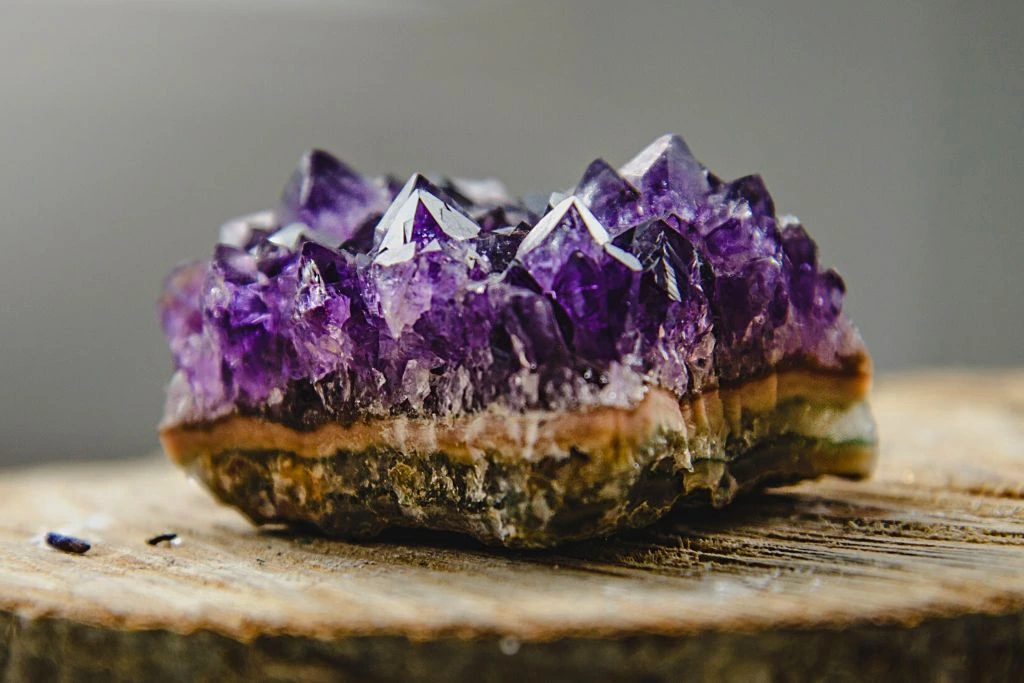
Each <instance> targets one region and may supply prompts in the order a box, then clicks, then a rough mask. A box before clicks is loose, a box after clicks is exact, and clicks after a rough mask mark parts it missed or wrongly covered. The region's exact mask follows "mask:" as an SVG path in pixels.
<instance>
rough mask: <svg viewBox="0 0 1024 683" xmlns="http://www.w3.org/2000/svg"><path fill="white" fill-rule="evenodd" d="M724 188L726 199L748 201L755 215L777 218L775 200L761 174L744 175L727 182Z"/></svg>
mask: <svg viewBox="0 0 1024 683" xmlns="http://www.w3.org/2000/svg"><path fill="white" fill-rule="evenodd" d="M724 190H725V198H726V199H728V200H731V201H742V202H746V204H747V205H748V206H749V207H750V210H751V212H752V213H753V214H754V215H755V216H759V217H766V218H775V202H774V201H773V200H772V196H771V195H770V194H768V188H767V187H765V184H764V179H762V178H761V176H759V175H748V176H743V177H742V178H738V179H736V180H734V181H732V182H731V183H727V184H726V185H725V187H724Z"/></svg>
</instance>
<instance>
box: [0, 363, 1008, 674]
mask: <svg viewBox="0 0 1024 683" xmlns="http://www.w3.org/2000/svg"><path fill="white" fill-rule="evenodd" d="M873 406H874V409H875V413H876V416H877V418H878V422H879V430H880V433H881V435H882V453H881V459H880V465H879V469H878V471H877V473H876V475H875V476H874V477H873V478H872V479H870V480H868V481H865V482H847V481H841V480H823V481H820V482H814V483H808V484H804V485H800V486H795V487H791V488H787V489H780V490H777V491H772V492H770V493H768V494H765V495H760V496H755V497H751V498H747V499H745V500H741V501H738V502H736V503H734V504H733V505H732V506H730V507H729V508H727V509H724V510H708V511H696V512H695V511H688V512H685V513H680V514H677V515H675V516H674V517H673V518H672V519H670V520H666V521H664V522H662V523H660V524H658V525H657V526H655V527H654V528H651V529H648V530H645V531H642V532H635V533H630V534H627V535H623V536H619V537H615V538H613V539H607V540H601V541H590V542H586V543H579V544H575V545H571V546H568V547H564V548H561V549H558V550H555V551H548V552H520V553H510V552H496V551H494V550H491V549H486V548H484V547H482V546H479V545H477V544H475V543H473V542H471V541H467V540H465V539H462V538H458V537H454V536H448V535H440V534H423V533H400V534H393V535H391V536H389V537H386V538H385V539H382V540H379V541H375V542H371V543H347V542H340V541H332V540H327V539H323V538H319V537H315V536H301V535H300V536H296V535H294V534H289V533H285V532H284V531H282V530H280V529H264V530H258V529H255V528H253V527H251V526H250V525H249V524H248V523H246V522H245V521H243V520H242V519H241V517H240V516H239V515H238V514H237V513H235V512H234V511H233V510H231V509H228V508H224V507H220V506H218V505H217V504H216V503H214V502H213V500H212V499H211V498H210V497H209V496H208V495H207V494H206V492H205V491H202V490H201V489H199V488H198V487H197V486H194V485H190V484H189V482H188V481H187V480H186V478H185V476H184V474H182V473H181V472H179V471H178V470H176V469H174V468H173V467H172V466H171V465H170V464H169V463H167V462H165V461H164V460H163V459H162V458H155V457H151V458H147V459H140V460H135V461H122V462H108V463H102V464H87V465H55V466H46V467H40V468H35V469H22V470H8V471H4V472H0V678H3V679H4V680H76V681H77V680H90V679H96V680H119V679H122V680H158V679H159V680H174V679H179V680H314V681H319V680H393V679H403V680H428V679H435V680H436V679H439V678H445V679H449V680H520V681H522V680H531V679H533V680H545V679H549V678H560V679H572V678H579V679H587V680H638V679H642V680H651V681H653V680H681V679H684V678H685V679H709V680H714V679H731V680H765V681H768V680H869V679H871V678H878V677H885V678H890V679H903V680H906V679H914V680H1024V372H1022V371H1001V372H991V373H974V374H969V373H954V372H943V373H932V374H920V375H908V376H901V377H893V378H884V379H882V380H881V381H879V382H878V386H877V388H876V391H875V395H874V398H873ZM48 531H60V532H64V533H70V534H74V535H76V536H80V537H82V538H85V539H87V540H89V541H90V542H91V543H92V544H93V547H92V549H91V550H90V551H89V552H88V553H86V554H85V555H70V554H66V553H61V552H59V551H56V550H54V549H52V548H49V547H47V546H46V545H45V543H44V542H43V540H42V539H43V536H44V535H45V533H46V532H48ZM165 531H173V532H176V533H177V534H179V537H180V540H181V543H180V545H177V546H171V545H167V544H162V545H158V546H150V545H148V544H147V543H146V540H147V539H148V538H150V537H152V536H155V535H157V534H159V533H162V532H165Z"/></svg>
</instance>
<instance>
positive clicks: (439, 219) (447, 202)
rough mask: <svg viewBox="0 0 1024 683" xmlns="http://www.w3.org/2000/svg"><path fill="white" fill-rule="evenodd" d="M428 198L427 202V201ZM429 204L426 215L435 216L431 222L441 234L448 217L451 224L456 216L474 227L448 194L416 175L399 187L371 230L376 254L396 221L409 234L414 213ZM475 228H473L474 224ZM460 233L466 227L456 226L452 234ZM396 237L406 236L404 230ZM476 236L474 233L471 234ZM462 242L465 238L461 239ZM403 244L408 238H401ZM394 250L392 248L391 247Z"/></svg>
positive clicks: (478, 228) (455, 219) (395, 235)
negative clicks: (431, 214)
mask: <svg viewBox="0 0 1024 683" xmlns="http://www.w3.org/2000/svg"><path fill="white" fill-rule="evenodd" d="M428 197H429V200H428V199H426V198H428ZM426 201H429V202H430V205H431V206H430V207H429V208H428V213H431V212H432V213H434V214H435V215H434V216H433V220H434V222H435V223H437V224H438V229H439V230H440V231H441V232H444V231H445V229H446V228H445V227H444V226H445V225H446V223H447V219H448V218H449V217H451V220H452V221H458V220H459V219H458V218H455V217H454V216H455V215H456V214H458V215H459V216H460V217H461V218H464V219H466V220H467V221H468V222H469V223H473V220H472V219H471V218H470V217H469V214H467V213H466V211H465V209H463V207H462V206H461V205H460V204H459V203H458V202H457V201H456V200H455V198H454V197H452V196H451V195H450V194H448V193H447V192H445V191H444V190H442V189H441V188H440V187H438V186H437V185H436V184H434V183H433V182H432V181H430V180H429V179H428V178H427V177H426V176H424V175H422V174H420V173H416V174H414V175H413V176H412V177H411V178H409V180H408V181H407V182H406V183H405V185H404V186H402V189H401V190H400V191H399V192H398V194H397V195H395V197H394V199H393V200H392V201H391V204H390V205H389V206H388V207H387V210H386V211H385V212H384V215H383V216H381V219H380V221H378V223H377V225H376V227H375V228H374V230H373V246H374V250H375V251H378V252H379V251H382V250H383V249H382V243H383V242H384V238H385V236H386V235H387V233H388V231H389V230H391V228H393V227H394V225H395V224H396V221H398V222H399V224H401V225H403V226H405V225H406V224H407V223H408V230H409V231H410V235H411V230H412V227H413V226H412V219H413V218H414V215H415V213H416V210H417V207H418V206H419V205H420V204H422V203H424V202H426ZM424 218H425V216H424ZM474 226H475V224H474ZM475 228H476V232H479V231H480V227H479V226H475ZM460 229H467V228H466V226H465V224H463V225H462V226H461V227H459V226H456V227H454V228H453V232H456V233H457V232H458V231H459V230H460ZM398 234H403V235H404V234H405V228H404V227H403V229H402V230H401V231H400V233H398ZM398 234H392V236H391V239H392V240H396V239H397V237H398ZM474 234H476V233H474ZM463 239H465V238H463ZM402 242H403V243H408V242H409V238H407V237H404V236H403V238H402ZM392 246H393V244H392Z"/></svg>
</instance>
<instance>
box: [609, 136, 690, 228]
mask: <svg viewBox="0 0 1024 683" xmlns="http://www.w3.org/2000/svg"><path fill="white" fill-rule="evenodd" d="M619 174H620V175H621V176H622V177H623V178H624V179H625V180H626V181H628V182H629V183H630V184H631V185H632V186H633V187H635V188H637V189H638V190H639V191H640V192H641V194H642V195H643V201H642V202H641V207H642V209H643V211H644V213H645V214H646V216H647V217H650V218H656V217H659V216H665V215H668V214H670V213H673V212H676V211H678V210H679V209H680V208H681V207H682V206H683V205H684V204H685V203H686V202H688V201H693V200H696V199H698V198H700V197H703V196H705V195H706V194H707V193H708V192H709V191H710V186H709V184H708V179H707V175H706V173H705V171H704V167H703V166H701V165H700V163H699V162H698V161H697V160H696V159H695V158H694V157H693V153H691V152H690V148H689V147H687V146H686V143H685V142H683V139H682V138H681V137H679V136H678V135H663V136H662V137H660V138H658V139H657V140H655V141H654V142H653V143H651V144H650V145H649V146H648V147H647V148H646V149H645V150H644V151H642V152H640V154H638V155H636V156H635V157H633V159H631V160H630V161H629V162H628V163H626V165H625V166H623V167H622V168H620V169H619Z"/></svg>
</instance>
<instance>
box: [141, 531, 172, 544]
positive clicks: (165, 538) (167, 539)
mask: <svg viewBox="0 0 1024 683" xmlns="http://www.w3.org/2000/svg"><path fill="white" fill-rule="evenodd" d="M177 538H178V534H175V533H167V534H157V535H156V536H154V537H153V538H150V539H147V540H146V543H148V544H150V545H159V544H161V543H171V542H173V541H175V540H177Z"/></svg>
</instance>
